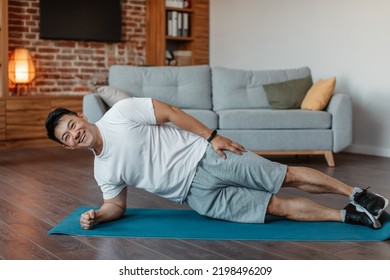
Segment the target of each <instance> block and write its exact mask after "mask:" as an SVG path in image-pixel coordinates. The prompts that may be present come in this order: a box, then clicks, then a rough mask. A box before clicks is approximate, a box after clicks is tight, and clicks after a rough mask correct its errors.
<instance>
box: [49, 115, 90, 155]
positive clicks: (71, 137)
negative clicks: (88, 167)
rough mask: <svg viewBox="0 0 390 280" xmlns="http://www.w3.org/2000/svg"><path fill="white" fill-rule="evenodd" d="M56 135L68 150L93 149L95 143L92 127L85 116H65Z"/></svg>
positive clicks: (57, 128)
mask: <svg viewBox="0 0 390 280" xmlns="http://www.w3.org/2000/svg"><path fill="white" fill-rule="evenodd" d="M54 134H55V136H56V137H57V138H58V139H59V140H60V141H61V143H62V144H64V146H65V147H66V148H71V149H77V148H93V144H94V143H95V137H94V134H93V133H92V131H91V126H90V125H89V123H88V122H87V119H86V118H85V116H84V115H83V114H78V115H77V116H75V115H64V116H63V117H62V118H61V119H60V121H59V123H58V125H57V127H56V129H55V132H54Z"/></svg>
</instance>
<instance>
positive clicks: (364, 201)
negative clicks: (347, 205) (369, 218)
mask: <svg viewBox="0 0 390 280" xmlns="http://www.w3.org/2000/svg"><path fill="white" fill-rule="evenodd" d="M368 188H369V187H368ZM368 188H366V189H364V190H363V191H362V192H359V193H355V194H354V196H353V200H352V201H351V202H352V204H354V205H356V206H361V207H363V208H364V209H366V210H367V212H368V213H370V214H371V215H373V216H374V217H375V219H379V217H380V216H381V215H382V212H383V210H385V209H386V207H387V205H388V204H389V200H388V199H387V198H385V197H383V196H381V195H379V194H377V193H373V192H370V191H368Z"/></svg>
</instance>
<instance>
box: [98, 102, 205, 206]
mask: <svg viewBox="0 0 390 280" xmlns="http://www.w3.org/2000/svg"><path fill="white" fill-rule="evenodd" d="M96 125H97V127H98V128H99V130H100V133H101V134H102V137H103V150H102V152H101V153H100V155H95V166H94V169H95V170H94V173H95V179H96V181H97V183H98V184H99V186H100V188H101V190H102V192H103V198H104V199H111V198H114V197H115V196H117V195H118V194H119V193H120V192H121V191H122V190H123V189H124V188H125V187H126V186H134V187H137V188H142V189H145V190H147V191H149V192H152V193H154V194H157V195H159V196H162V197H165V198H167V199H170V200H173V201H175V202H177V203H182V202H183V201H184V199H185V198H186V196H187V193H188V190H189V188H190V185H191V182H192V180H193V178H194V176H195V172H196V166H197V164H198V162H199V161H200V159H201V158H202V156H203V155H204V152H205V150H206V147H207V141H206V140H205V139H203V138H202V137H200V136H198V135H195V134H193V133H190V132H187V131H185V130H178V129H176V128H173V127H170V126H167V125H158V124H156V117H155V115H154V108H153V103H152V99H151V98H128V99H124V100H121V101H119V102H118V103H116V104H115V105H114V106H113V107H112V108H111V109H110V110H109V111H108V112H107V113H106V114H105V115H104V116H103V117H102V118H101V119H100V120H99V121H98V122H97V123H96Z"/></svg>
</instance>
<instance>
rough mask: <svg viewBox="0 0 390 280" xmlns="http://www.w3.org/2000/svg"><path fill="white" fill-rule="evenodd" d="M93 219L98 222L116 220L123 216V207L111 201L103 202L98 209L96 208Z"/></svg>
mask: <svg viewBox="0 0 390 280" xmlns="http://www.w3.org/2000/svg"><path fill="white" fill-rule="evenodd" d="M95 213H96V217H95V221H96V222H99V223H103V222H109V221H113V220H117V219H119V218H121V217H122V216H123V214H124V213H125V209H124V208H122V207H120V206H119V205H117V204H115V203H112V202H104V203H103V205H102V206H101V207H100V209H99V210H96V212H95Z"/></svg>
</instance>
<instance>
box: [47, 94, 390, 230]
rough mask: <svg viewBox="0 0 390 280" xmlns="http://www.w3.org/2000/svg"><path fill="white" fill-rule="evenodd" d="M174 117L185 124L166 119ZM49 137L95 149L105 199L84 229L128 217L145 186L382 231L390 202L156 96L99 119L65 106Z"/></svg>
mask: <svg viewBox="0 0 390 280" xmlns="http://www.w3.org/2000/svg"><path fill="white" fill-rule="evenodd" d="M167 123H172V124H174V125H175V126H176V127H178V128H180V129H176V128H174V127H173V126H169V125H166V124H167ZM46 129H47V132H48V137H49V138H50V139H52V140H54V141H57V142H59V143H61V144H62V145H63V146H64V147H65V148H68V149H83V148H84V149H90V150H91V151H92V152H93V153H94V154H95V162H94V173H95V179H96V181H97V183H98V185H99V186H100V188H101V190H102V192H103V199H104V203H103V205H102V206H101V207H100V209H98V210H93V209H91V210H89V211H87V212H85V213H83V214H82V215H81V217H80V225H81V227H82V228H84V229H92V228H93V226H94V224H95V223H96V222H108V221H112V220H115V219H118V218H120V217H122V216H123V214H124V212H125V209H126V196H127V188H126V187H127V186H134V187H138V188H143V189H145V190H147V191H149V192H152V193H155V194H157V195H159V196H162V197H165V198H167V199H170V200H173V201H175V202H177V203H187V204H188V205H189V206H190V207H191V208H193V209H194V210H195V211H197V212H198V213H200V214H202V215H205V216H208V217H211V218H216V219H222V220H228V221H233V222H245V223H264V218H265V215H266V214H270V215H276V216H283V217H286V218H287V219H291V220H298V221H339V222H346V223H351V224H360V225H365V226H368V227H371V228H375V229H378V228H380V227H381V223H380V222H379V220H378V219H379V217H380V215H381V214H382V212H383V210H384V209H385V208H386V207H387V205H388V200H387V199H386V198H384V197H382V196H380V195H378V194H374V193H372V192H369V191H368V190H367V189H365V190H361V189H359V188H353V187H350V186H348V185H346V184H344V183H342V182H340V181H338V180H336V179H334V178H332V177H330V176H327V175H325V174H323V173H321V172H319V171H316V170H314V169H310V168H305V167H290V166H286V165H283V164H279V163H276V162H272V161H269V160H267V159H265V158H263V157H260V156H258V155H256V154H254V153H252V152H249V151H246V150H245V148H244V147H242V146H241V145H240V144H238V143H236V142H234V141H232V140H230V139H228V138H225V137H223V136H221V135H219V134H217V132H216V131H213V130H211V129H209V128H208V127H206V126H205V125H203V124H202V123H200V122H199V121H198V120H196V119H195V118H193V117H191V116H190V115H188V114H186V113H184V112H183V111H182V110H180V109H178V108H176V107H174V106H170V105H168V104H166V103H163V102H160V101H158V100H154V99H151V98H128V99H124V100H122V101H119V102H118V103H116V104H115V105H114V106H113V107H112V108H111V109H110V110H109V111H108V112H107V113H106V114H105V115H104V116H103V117H102V119H101V120H99V121H98V122H96V123H95V124H91V123H88V121H87V118H86V117H85V116H84V115H83V114H81V113H78V114H77V113H75V112H72V111H69V110H67V109H64V108H58V109H56V110H54V111H53V112H51V113H50V114H49V116H48V118H47V120H46ZM281 187H293V188H298V189H300V190H303V191H306V192H310V193H334V194H340V195H344V196H346V197H348V198H349V199H350V203H349V204H348V205H347V206H346V207H345V209H342V210H338V209H332V208H328V207H325V206H323V205H320V204H317V203H315V202H313V201H311V200H309V199H306V198H301V197H298V198H283V197H280V196H279V195H277V193H278V191H279V189H280V188H281Z"/></svg>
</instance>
